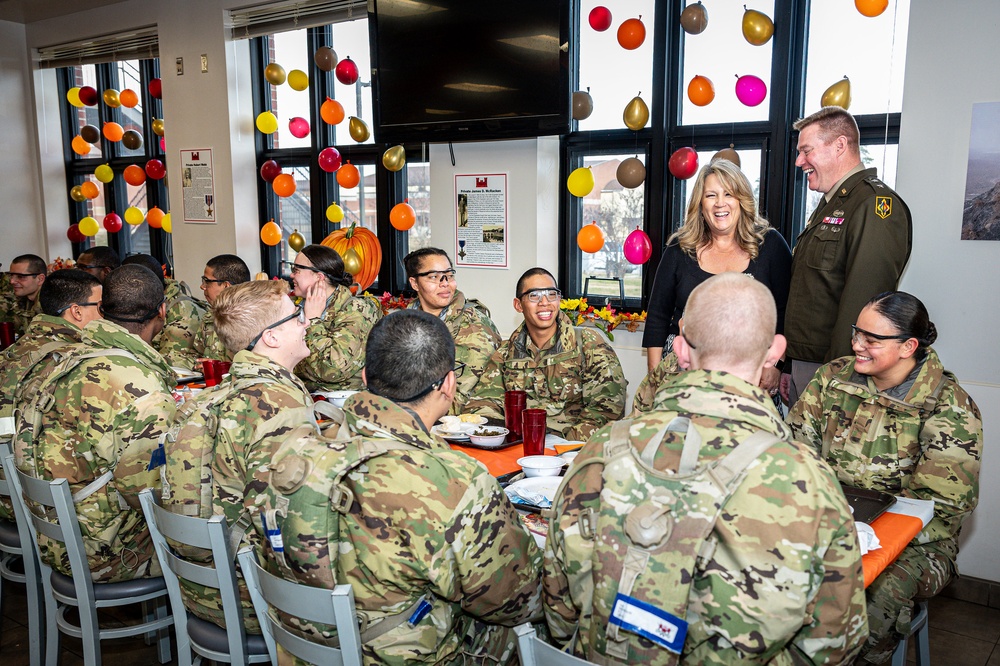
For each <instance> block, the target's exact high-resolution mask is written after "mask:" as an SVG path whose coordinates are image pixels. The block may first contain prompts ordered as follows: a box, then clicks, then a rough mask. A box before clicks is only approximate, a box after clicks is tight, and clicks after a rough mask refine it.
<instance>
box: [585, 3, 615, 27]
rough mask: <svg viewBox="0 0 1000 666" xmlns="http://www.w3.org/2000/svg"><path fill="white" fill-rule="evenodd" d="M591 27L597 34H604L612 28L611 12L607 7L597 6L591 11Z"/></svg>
mask: <svg viewBox="0 0 1000 666" xmlns="http://www.w3.org/2000/svg"><path fill="white" fill-rule="evenodd" d="M588 20H589V21H590V27H591V28H593V29H594V30H596V31H597V32H604V31H605V30H607V29H608V28H610V27H611V10H610V9H608V8H607V7H601V6H597V7H594V8H593V9H591V10H590V16H589V17H588Z"/></svg>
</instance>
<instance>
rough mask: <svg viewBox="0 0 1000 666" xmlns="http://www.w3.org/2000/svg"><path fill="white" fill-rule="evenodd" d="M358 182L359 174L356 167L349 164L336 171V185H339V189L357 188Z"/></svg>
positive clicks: (359, 179) (359, 180)
mask: <svg viewBox="0 0 1000 666" xmlns="http://www.w3.org/2000/svg"><path fill="white" fill-rule="evenodd" d="M360 182H361V173H360V172H359V171H358V167H356V166H354V165H353V164H351V163H350V162H348V163H347V164H345V165H344V166H342V167H340V169H338V170H337V183H339V184H340V186H341V187H346V188H347V189H351V188H352V187H357V186H358V183H360Z"/></svg>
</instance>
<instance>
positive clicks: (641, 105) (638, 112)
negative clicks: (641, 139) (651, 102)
mask: <svg viewBox="0 0 1000 666" xmlns="http://www.w3.org/2000/svg"><path fill="white" fill-rule="evenodd" d="M622 120H624V121H625V127H627V128H629V129H630V130H634V131H636V132H638V131H639V130H641V129H642V128H643V127H645V126H646V123H647V122H648V121H649V107H648V106H646V103H645V102H643V101H642V98H641V97H633V98H632V101H631V102H629V103H628V104H627V105H626V106H625V112H624V113H623V114H622Z"/></svg>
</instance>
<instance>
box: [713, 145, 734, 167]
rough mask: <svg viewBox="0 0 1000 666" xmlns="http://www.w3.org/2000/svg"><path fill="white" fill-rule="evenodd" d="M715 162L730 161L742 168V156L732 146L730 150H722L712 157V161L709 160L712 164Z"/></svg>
mask: <svg viewBox="0 0 1000 666" xmlns="http://www.w3.org/2000/svg"><path fill="white" fill-rule="evenodd" d="M715 160H729V161H730V162H732V163H733V164H735V165H736V166H741V165H740V154H739V153H737V152H736V150H734V149H733V147H732V146H729V147H728V148H723V149H722V150H720V151H719V152H717V153H716V154H714V155H712V159H711V160H709V161H710V162H714V161H715Z"/></svg>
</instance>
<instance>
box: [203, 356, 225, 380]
mask: <svg viewBox="0 0 1000 666" xmlns="http://www.w3.org/2000/svg"><path fill="white" fill-rule="evenodd" d="M215 363H216V362H215V361H212V360H210V359H206V360H204V361H202V362H201V372H202V374H203V375H205V386H215V385H216V384H218V383H219V377H221V375H219V374H218V370H217V367H216V365H215Z"/></svg>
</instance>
